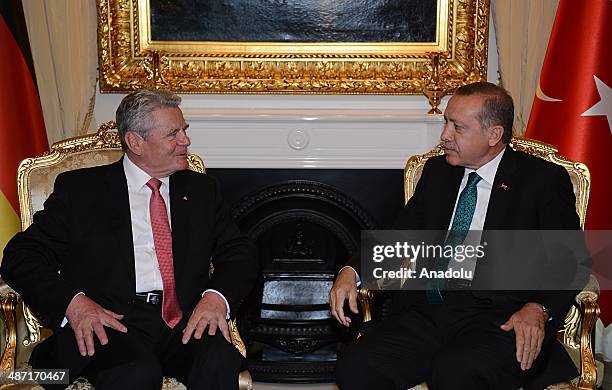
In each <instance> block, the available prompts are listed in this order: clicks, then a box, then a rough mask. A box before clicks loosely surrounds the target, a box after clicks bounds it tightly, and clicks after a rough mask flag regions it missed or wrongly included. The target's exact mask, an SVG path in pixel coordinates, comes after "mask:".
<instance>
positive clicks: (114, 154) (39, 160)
mask: <svg viewBox="0 0 612 390" xmlns="http://www.w3.org/2000/svg"><path fill="white" fill-rule="evenodd" d="M122 155H123V152H122V150H121V142H120V140H119V135H118V133H117V131H116V125H115V123H114V122H108V123H105V124H103V125H102V126H101V127H100V129H99V130H98V132H97V133H96V134H93V135H85V136H80V137H75V138H70V139H67V140H65V141H60V142H57V143H55V144H53V146H52V147H51V152H49V153H45V154H44V155H42V156H39V157H34V158H28V159H25V160H23V161H22V162H21V164H20V165H19V168H18V172H17V181H18V192H19V207H20V215H21V228H22V230H25V229H26V228H27V227H28V226H30V224H31V223H32V217H33V215H34V213H35V212H36V211H38V210H41V209H42V208H43V203H44V201H45V200H46V199H47V197H48V196H49V195H50V194H51V192H52V191H53V184H54V182H55V178H56V177H57V175H58V174H59V173H61V172H65V171H70V170H73V169H77V168H85V167H93V166H98V165H103V164H108V163H111V162H114V161H117V160H118V159H119V158H120V157H121V156H122ZM188 160H189V169H191V170H193V171H196V172H201V173H204V172H205V167H204V162H203V161H202V159H201V158H200V157H199V156H196V155H194V154H190V155H189V156H188ZM211 271H212V270H211ZM2 284H3V285H4V286H3V287H2V288H1V289H0V296H1V300H0V316H1V317H2V320H3V322H4V339H5V340H4V345H3V350H2V355H1V358H0V369H3V370H9V369H14V368H25V367H27V361H28V359H29V355H30V353H31V352H32V349H33V347H34V345H35V344H36V343H37V342H39V341H41V340H42V339H43V338H44V337H46V336H47V335H48V334H49V330H48V329H45V328H43V327H42V325H41V324H40V322H39V321H38V319H37V318H36V317H35V316H34V315H33V313H32V312H31V311H30V310H29V309H28V306H27V305H26V304H24V303H23V302H21V300H20V297H19V295H17V294H16V293H15V292H14V291H12V290H11V289H10V288H8V287H7V286H6V285H5V284H4V283H3V282H2ZM229 326H230V335H231V339H232V344H233V345H234V346H235V347H236V348H237V349H238V351H240V353H241V354H242V355H243V356H246V348H245V345H244V343H243V341H242V339H241V338H240V334H239V333H238V328H237V327H236V323H235V321H230V324H229ZM81 379H82V378H79V380H77V382H79V383H78V385H76V384H73V385H72V386H70V387H69V388H75V389H76V388H79V389H84V388H88V387H89V384H88V383H86V381H81ZM238 381H239V384H240V389H241V390H247V389H252V380H251V376H250V374H249V372H248V371H246V370H245V371H243V372H241V373H240V376H239V378H238ZM75 383H76V382H75ZM181 388H184V386H183V385H182V384H180V383H179V382H178V381H176V380H175V379H174V378H164V385H163V389H167V390H170V389H181Z"/></svg>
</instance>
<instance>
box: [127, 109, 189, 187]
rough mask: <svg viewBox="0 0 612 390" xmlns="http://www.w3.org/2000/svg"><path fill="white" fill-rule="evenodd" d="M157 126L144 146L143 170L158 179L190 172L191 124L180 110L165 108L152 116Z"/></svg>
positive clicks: (141, 161) (144, 141)
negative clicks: (188, 156)
mask: <svg viewBox="0 0 612 390" xmlns="http://www.w3.org/2000/svg"><path fill="white" fill-rule="evenodd" d="M151 119H152V124H153V127H152V129H151V130H150V131H149V134H148V137H147V139H146V140H143V142H142V143H141V145H142V148H141V150H140V156H139V157H140V158H139V160H140V161H139V162H140V164H139V165H141V168H142V169H143V170H144V171H145V172H147V173H148V174H149V175H151V176H154V177H166V176H169V175H171V174H173V173H174V172H176V171H180V170H183V169H187V168H188V166H189V164H188V163H187V147H188V146H189V145H191V140H190V139H189V137H188V136H187V133H186V132H185V131H186V130H187V127H188V125H187V124H186V123H185V119H184V118H183V113H182V112H181V110H180V109H179V108H175V107H165V108H160V109H158V110H155V111H153V112H152V113H151Z"/></svg>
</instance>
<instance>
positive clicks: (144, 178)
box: [123, 154, 170, 191]
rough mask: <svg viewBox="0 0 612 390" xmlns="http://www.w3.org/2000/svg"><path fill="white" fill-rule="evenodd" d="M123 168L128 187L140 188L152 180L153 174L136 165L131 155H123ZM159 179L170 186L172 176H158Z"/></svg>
mask: <svg viewBox="0 0 612 390" xmlns="http://www.w3.org/2000/svg"><path fill="white" fill-rule="evenodd" d="M123 170H124V171H125V178H126V180H127V185H128V188H131V189H133V190H136V191H138V190H140V189H141V188H142V187H144V186H146V185H147V182H148V181H149V180H151V176H150V175H149V174H148V173H146V172H145V171H143V170H142V168H140V167H139V166H138V165H136V164H135V163H134V162H133V161H132V160H130V157H129V156H128V155H127V154H125V155H124V157H123ZM158 179H159V181H161V182H162V186H166V188H169V185H170V177H169V176H166V177H158Z"/></svg>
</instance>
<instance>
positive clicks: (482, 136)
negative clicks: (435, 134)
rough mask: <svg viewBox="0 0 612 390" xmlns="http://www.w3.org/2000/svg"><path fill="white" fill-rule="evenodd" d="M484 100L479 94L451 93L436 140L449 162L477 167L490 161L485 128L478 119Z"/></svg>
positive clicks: (489, 148)
mask: <svg viewBox="0 0 612 390" xmlns="http://www.w3.org/2000/svg"><path fill="white" fill-rule="evenodd" d="M484 101H485V98H484V97H483V96H480V95H469V96H463V95H455V96H453V97H452V98H451V99H450V101H449V102H448V105H447V106H446V111H444V120H445V122H446V123H445V125H444V128H443V130H442V134H441V135H440V139H441V140H442V141H443V142H444V153H445V155H446V161H447V162H448V163H449V164H450V165H459V166H462V167H467V168H472V169H478V168H480V167H481V166H483V165H484V164H486V163H487V162H488V161H489V160H490V150H491V146H492V145H490V144H489V131H488V130H487V129H482V128H481V126H480V122H479V121H478V114H479V113H480V111H481V110H482V106H483V104H484Z"/></svg>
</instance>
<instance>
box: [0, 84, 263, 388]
mask: <svg viewBox="0 0 612 390" xmlns="http://www.w3.org/2000/svg"><path fill="white" fill-rule="evenodd" d="M179 103H180V97H178V96H177V95H174V94H172V93H169V92H164V91H147V90H142V91H137V92H133V93H131V94H129V95H127V96H126V97H125V98H124V99H123V100H122V102H121V104H120V105H119V107H118V109H117V116H116V119H117V126H118V129H119V134H120V137H121V142H122V145H123V149H124V152H125V155H124V157H123V158H122V159H121V160H119V161H118V162H116V163H113V164H110V165H105V166H100V167H95V168H88V169H80V170H76V171H71V172H66V173H63V174H61V175H59V176H58V177H57V179H56V181H55V187H54V191H53V193H52V194H51V195H50V196H49V198H48V199H47V201H46V202H45V208H44V210H42V211H40V212H38V213H36V215H35V216H34V223H33V224H32V226H30V227H29V228H28V229H27V230H26V231H24V232H23V233H19V234H17V235H16V236H15V237H14V238H13V239H12V240H11V241H10V242H9V244H8V245H7V246H6V249H5V252H4V258H3V261H2V266H1V269H0V272H1V274H2V278H3V279H4V280H5V281H6V282H7V283H8V284H9V285H10V286H11V287H13V288H14V289H15V290H16V291H17V292H19V293H20V294H21V296H22V297H23V299H24V301H25V302H27V304H28V305H29V307H30V308H31V309H32V310H33V312H34V313H35V314H36V315H37V316H38V318H39V319H41V320H42V322H43V324H44V325H46V326H47V327H49V328H51V329H52V330H53V331H54V334H53V335H52V336H51V337H49V338H47V339H46V340H44V341H43V342H42V343H41V344H39V345H38V346H37V347H36V348H35V350H34V351H33V353H32V357H31V359H30V362H31V364H32V365H33V367H34V368H67V369H69V370H70V378H71V379H74V378H76V377H78V376H79V375H84V376H86V377H88V378H89V379H90V380H91V381H93V382H94V384H95V387H96V388H97V389H159V388H160V387H161V383H162V378H163V375H169V376H174V377H177V378H178V379H179V380H180V381H182V382H183V383H184V384H185V385H186V386H187V387H188V388H190V389H192V388H193V389H196V388H197V389H233V388H235V389H237V388H238V380H237V378H238V374H239V372H240V370H241V368H242V365H243V363H244V362H243V358H242V356H241V355H240V354H239V353H238V351H237V350H236V349H235V348H234V347H233V346H232V345H231V343H230V337H229V330H228V324H227V319H228V318H230V316H232V315H235V313H236V311H237V308H238V306H239V304H240V302H241V301H242V299H243V298H244V297H245V296H246V294H248V292H249V291H250V289H251V287H252V285H253V283H254V281H255V279H256V277H257V262H256V259H255V250H254V247H253V245H252V244H251V243H250V242H249V241H248V240H247V238H246V237H245V236H244V235H242V234H241V233H240V231H239V230H238V228H237V227H236V225H235V224H234V222H233V221H232V219H231V217H230V214H229V210H228V207H227V205H226V204H225V202H224V200H223V198H222V196H221V192H220V189H219V185H218V183H217V182H216V181H215V180H214V179H213V178H212V177H210V176H208V175H202V174H199V173H196V172H193V171H190V170H187V168H188V162H187V147H188V146H189V145H190V140H189V137H188V136H187V134H186V130H187V127H188V125H187V124H186V123H185V120H184V118H183V114H182V112H181V110H180V108H179V107H178V105H179ZM211 261H212V264H213V266H214V272H213V275H212V277H209V269H210V262H211Z"/></svg>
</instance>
